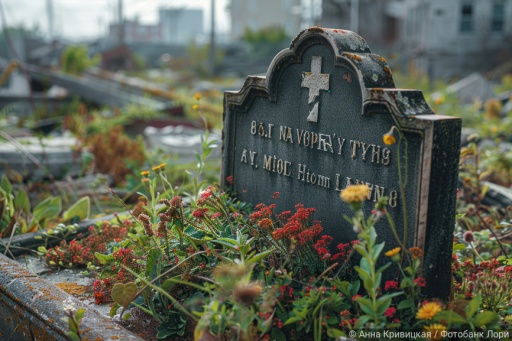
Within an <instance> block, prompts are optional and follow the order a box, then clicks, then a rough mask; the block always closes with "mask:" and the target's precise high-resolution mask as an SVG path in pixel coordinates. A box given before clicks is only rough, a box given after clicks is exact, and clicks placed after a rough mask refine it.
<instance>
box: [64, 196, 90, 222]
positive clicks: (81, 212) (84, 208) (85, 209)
mask: <svg viewBox="0 0 512 341" xmlns="http://www.w3.org/2000/svg"><path fill="white" fill-rule="evenodd" d="M90 212H91V199H90V198H89V197H83V198H82V199H79V200H78V201H77V202H75V203H74V204H73V205H72V206H71V207H70V208H69V209H68V210H66V211H65V212H64V213H63V214H62V219H63V220H64V221H71V220H72V219H78V221H80V220H85V219H89V214H90Z"/></svg>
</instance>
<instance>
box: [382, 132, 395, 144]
mask: <svg viewBox="0 0 512 341" xmlns="http://www.w3.org/2000/svg"><path fill="white" fill-rule="evenodd" d="M382 139H383V140H384V144H387V145H390V144H395V142H396V139H395V137H394V136H393V135H388V134H385V135H384V137H383V138H382Z"/></svg>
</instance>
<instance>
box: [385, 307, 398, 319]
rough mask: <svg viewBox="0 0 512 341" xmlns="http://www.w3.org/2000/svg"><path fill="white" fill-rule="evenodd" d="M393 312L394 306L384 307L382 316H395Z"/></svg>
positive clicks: (394, 311)
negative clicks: (384, 310)
mask: <svg viewBox="0 0 512 341" xmlns="http://www.w3.org/2000/svg"><path fill="white" fill-rule="evenodd" d="M395 313H396V308H393V307H389V308H388V309H386V312H385V313H384V316H387V317H389V318H390V319H391V318H393V316H395Z"/></svg>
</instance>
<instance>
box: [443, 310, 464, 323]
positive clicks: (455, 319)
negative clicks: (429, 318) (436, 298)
mask: <svg viewBox="0 0 512 341" xmlns="http://www.w3.org/2000/svg"><path fill="white" fill-rule="evenodd" d="M435 319H436V320H437V321H440V320H444V321H446V322H447V323H448V324H461V325H463V324H466V323H467V322H468V321H467V320H466V319H465V318H464V317H462V316H460V315H459V314H457V313H456V312H454V311H453V310H442V311H440V312H438V313H437V314H436V316H435Z"/></svg>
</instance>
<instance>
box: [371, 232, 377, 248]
mask: <svg viewBox="0 0 512 341" xmlns="http://www.w3.org/2000/svg"><path fill="white" fill-rule="evenodd" d="M376 240H377V232H375V228H374V227H370V247H373V246H374V245H375V241H376Z"/></svg>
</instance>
